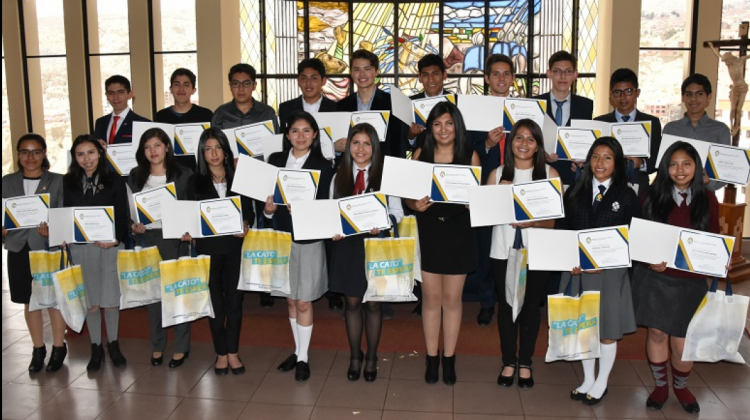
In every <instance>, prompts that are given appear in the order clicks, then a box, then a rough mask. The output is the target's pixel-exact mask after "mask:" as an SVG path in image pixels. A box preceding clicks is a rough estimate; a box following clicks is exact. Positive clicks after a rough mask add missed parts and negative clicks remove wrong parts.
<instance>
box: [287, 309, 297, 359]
mask: <svg viewBox="0 0 750 420" xmlns="http://www.w3.org/2000/svg"><path fill="white" fill-rule="evenodd" d="M289 324H291V326H292V335H293V336H294V354H299V333H298V332H297V318H289Z"/></svg>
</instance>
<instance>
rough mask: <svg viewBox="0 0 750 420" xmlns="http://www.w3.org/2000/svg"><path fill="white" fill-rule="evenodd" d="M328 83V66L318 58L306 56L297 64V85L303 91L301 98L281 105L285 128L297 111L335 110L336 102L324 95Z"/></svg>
mask: <svg viewBox="0 0 750 420" xmlns="http://www.w3.org/2000/svg"><path fill="white" fill-rule="evenodd" d="M325 84H326V66H325V65H324V64H323V62H322V61H320V60H319V59H317V58H306V59H304V60H302V62H301V63H299V65H297V86H299V90H300V91H301V92H302V95H300V96H299V98H294V99H292V100H290V101H286V102H283V103H282V104H281V105H279V120H280V126H281V129H282V130H283V129H284V127H286V122H287V120H289V116H291V115H292V114H293V113H294V112H295V111H306V112H309V113H314V112H335V111H336V102H335V101H332V100H330V99H328V98H326V97H325V95H323V86H325Z"/></svg>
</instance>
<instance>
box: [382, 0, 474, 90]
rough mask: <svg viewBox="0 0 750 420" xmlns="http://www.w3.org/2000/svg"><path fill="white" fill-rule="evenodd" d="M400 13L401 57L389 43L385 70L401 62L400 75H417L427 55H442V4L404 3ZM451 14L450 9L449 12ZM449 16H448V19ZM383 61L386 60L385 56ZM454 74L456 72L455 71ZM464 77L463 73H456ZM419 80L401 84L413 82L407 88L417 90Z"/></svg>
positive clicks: (410, 80) (399, 47) (409, 79)
mask: <svg viewBox="0 0 750 420" xmlns="http://www.w3.org/2000/svg"><path fill="white" fill-rule="evenodd" d="M399 7H400V9H399V13H398V29H399V36H398V39H399V46H398V49H399V56H398V58H396V57H394V49H393V45H392V41H391V40H390V39H389V43H388V46H387V47H386V48H385V50H384V51H385V52H384V54H385V58H384V59H383V58H381V60H383V61H385V62H386V63H385V68H386V69H390V68H392V67H393V66H394V62H395V61H398V69H399V70H398V71H399V73H400V74H410V75H412V74H417V73H419V71H418V70H417V62H418V61H419V59H420V58H422V57H423V56H425V55H427V54H440V46H439V44H438V43H439V42H440V41H439V40H440V34H439V22H440V4H439V3H403V4H401V5H400V6H399ZM446 11H447V8H446ZM446 16H447V15H446ZM381 57H382V56H381ZM451 70H454V69H451ZM455 71H456V72H458V73H460V72H461V71H460V69H458V70H455ZM414 80H415V79H414V78H412V77H409V78H404V79H403V80H401V83H404V82H405V81H409V83H408V84H405V85H403V88H405V89H406V88H408V89H413V88H414V82H413V81H414Z"/></svg>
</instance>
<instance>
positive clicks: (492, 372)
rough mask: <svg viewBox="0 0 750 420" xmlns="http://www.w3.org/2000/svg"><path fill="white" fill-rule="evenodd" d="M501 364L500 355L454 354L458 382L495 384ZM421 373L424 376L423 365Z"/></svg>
mask: <svg viewBox="0 0 750 420" xmlns="http://www.w3.org/2000/svg"><path fill="white" fill-rule="evenodd" d="M502 364H503V363H502V359H501V358H500V356H480V355H473V354H471V355H470V354H467V355H463V354H459V355H457V356H456V378H457V379H456V380H457V381H459V382H489V383H494V384H496V383H497V375H498V374H500V368H501V366H502ZM421 374H422V376H424V366H422V369H421ZM420 377H421V376H420ZM415 379H417V378H415Z"/></svg>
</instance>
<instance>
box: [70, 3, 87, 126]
mask: <svg viewBox="0 0 750 420" xmlns="http://www.w3.org/2000/svg"><path fill="white" fill-rule="evenodd" d="M63 11H64V14H65V15H64V19H65V61H66V64H67V66H68V100H69V101H70V134H71V136H72V138H73V139H75V138H76V136H78V135H80V134H85V133H90V131H91V127H92V126H93V122H92V121H91V120H90V112H89V100H88V95H89V85H90V84H89V83H88V82H89V81H88V80H87V78H86V77H84V75H85V74H86V60H87V59H88V58H87V57H86V50H85V47H84V44H85V41H84V35H83V34H84V25H86V20H85V16H84V15H83V3H81V2H77V1H66V2H63Z"/></svg>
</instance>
